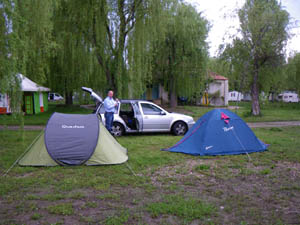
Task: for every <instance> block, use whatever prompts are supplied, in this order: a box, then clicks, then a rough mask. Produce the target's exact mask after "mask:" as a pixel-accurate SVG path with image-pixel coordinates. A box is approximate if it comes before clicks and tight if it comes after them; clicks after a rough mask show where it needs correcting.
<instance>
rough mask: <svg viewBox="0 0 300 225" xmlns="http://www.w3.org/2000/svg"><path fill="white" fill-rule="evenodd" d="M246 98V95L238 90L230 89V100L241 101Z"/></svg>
mask: <svg viewBox="0 0 300 225" xmlns="http://www.w3.org/2000/svg"><path fill="white" fill-rule="evenodd" d="M243 98H244V95H243V94H242V93H241V92H238V91H230V92H229V93H228V101H232V102H240V101H241V100H242V99H243Z"/></svg>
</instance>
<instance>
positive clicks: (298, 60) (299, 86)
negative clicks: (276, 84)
mask: <svg viewBox="0 0 300 225" xmlns="http://www.w3.org/2000/svg"><path fill="white" fill-rule="evenodd" d="M284 72H285V73H286V74H287V77H286V79H285V85H286V86H285V87H286V89H288V90H293V91H296V92H298V93H299V94H300V53H297V54H295V55H294V56H293V57H290V58H289V60H288V63H287V65H286V66H285V70H284Z"/></svg>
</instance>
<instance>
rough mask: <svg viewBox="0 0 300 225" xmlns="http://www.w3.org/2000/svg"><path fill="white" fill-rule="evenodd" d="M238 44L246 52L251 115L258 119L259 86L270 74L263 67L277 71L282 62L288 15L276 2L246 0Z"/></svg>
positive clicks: (241, 10)
mask: <svg viewBox="0 0 300 225" xmlns="http://www.w3.org/2000/svg"><path fill="white" fill-rule="evenodd" d="M239 19H240V26H241V35H242V37H241V39H240V40H241V42H242V43H243V48H245V49H247V51H248V52H249V58H248V61H249V65H250V67H249V74H250V79H251V96H252V114H253V115H255V116H257V115H260V104H259V93H260V86H263V85H265V83H266V82H267V79H266V78H265V77H264V76H271V75H272V74H271V73H263V69H266V67H277V66H280V65H281V64H282V62H283V60H282V58H283V55H284V52H283V50H284V46H285V44H286V40H287V38H288V33H287V26H288V24H289V14H288V13H287V12H286V11H285V10H283V9H282V6H281V4H280V3H279V2H278V1H277V0H247V1H246V3H245V5H244V6H243V7H242V9H240V10H239Z"/></svg>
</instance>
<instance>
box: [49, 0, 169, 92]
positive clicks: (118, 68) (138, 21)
mask: <svg viewBox="0 0 300 225" xmlns="http://www.w3.org/2000/svg"><path fill="white" fill-rule="evenodd" d="M165 1H167V0H163V1H162V0H143V1H142V0H106V1H104V0H89V1H82V0H60V1H58V2H59V4H58V7H57V9H56V10H55V12H54V21H55V22H54V24H55V25H54V37H55V40H56V41H57V45H58V49H57V51H56V53H57V54H56V55H55V57H54V58H53V60H52V64H51V65H52V66H51V68H52V69H51V76H50V80H52V81H51V83H50V87H55V89H63V88H64V90H66V91H67V93H71V91H72V90H74V89H76V88H78V86H80V85H84V84H86V83H89V84H91V85H94V86H96V84H97V87H96V89H97V90H100V91H104V90H106V89H108V88H111V89H114V90H115V91H117V93H118V97H127V96H128V95H129V94H131V95H134V96H136V97H137V96H140V95H141V94H142V92H143V90H142V88H138V91H136V90H135V89H134V91H132V90H130V89H131V87H133V84H132V83H134V84H138V86H143V85H142V84H143V82H144V80H145V79H146V78H145V77H147V75H146V74H149V72H147V71H146V70H150V69H151V67H150V66H148V67H147V68H144V64H140V63H137V62H141V61H143V62H144V61H148V62H149V60H147V59H146V58H148V59H149V58H150V59H151V54H150V53H149V52H150V51H151V49H149V46H150V45H151V44H150V43H151V42H152V41H151V40H153V39H155V38H157V36H158V35H153V34H155V33H157V32H156V30H157V27H156V26H157V24H158V23H157V21H158V19H157V15H158V12H159V10H160V8H161V5H162V4H163V2H165ZM168 1H169V0H168ZM153 21H155V23H156V24H155V23H154V22H153ZM150 33H151V34H152V35H150ZM141 39H143V42H141ZM142 51H143V52H147V54H140V53H141V52H142ZM150 61H151V60H150ZM95 63H97V68H96V67H95V66H96V64H95ZM142 69H143V70H144V71H143V73H140V71H141V70H142ZM129 71H130V73H129ZM63 80H65V81H63ZM130 83H131V84H130ZM131 97H132V96H131Z"/></svg>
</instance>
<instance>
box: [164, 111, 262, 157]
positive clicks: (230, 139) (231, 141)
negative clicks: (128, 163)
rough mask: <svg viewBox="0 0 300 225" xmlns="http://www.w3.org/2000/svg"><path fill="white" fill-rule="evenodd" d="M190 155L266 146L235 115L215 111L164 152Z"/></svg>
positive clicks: (241, 151) (242, 151)
mask: <svg viewBox="0 0 300 225" xmlns="http://www.w3.org/2000/svg"><path fill="white" fill-rule="evenodd" d="M164 150H166V151H170V152H180V153H186V154H191V155H200V156H209V155H235V154H248V153H252V152H261V151H265V150H267V145H266V144H264V143H263V142H262V141H260V140H259V139H258V138H257V137H256V136H255V134H254V133H253V131H252V130H251V129H250V128H249V127H248V125H247V124H246V123H245V122H244V121H243V120H242V119H241V118H240V117H239V116H238V115H236V114H235V113H233V112H231V111H229V110H226V109H214V110H211V111H210V112H208V113H206V114H205V115H203V116H202V117H201V118H200V119H199V120H198V121H197V122H196V124H195V125H194V126H193V127H192V128H191V129H190V130H189V131H188V132H187V133H186V134H185V136H184V137H183V138H182V139H181V140H180V141H179V142H178V143H177V144H175V145H174V146H173V147H170V148H168V149H164Z"/></svg>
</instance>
